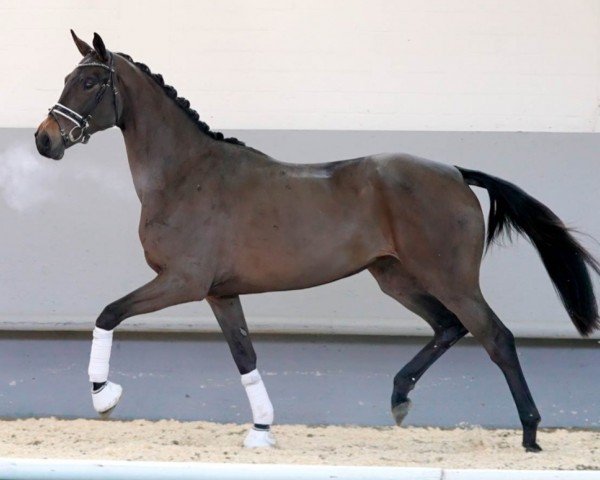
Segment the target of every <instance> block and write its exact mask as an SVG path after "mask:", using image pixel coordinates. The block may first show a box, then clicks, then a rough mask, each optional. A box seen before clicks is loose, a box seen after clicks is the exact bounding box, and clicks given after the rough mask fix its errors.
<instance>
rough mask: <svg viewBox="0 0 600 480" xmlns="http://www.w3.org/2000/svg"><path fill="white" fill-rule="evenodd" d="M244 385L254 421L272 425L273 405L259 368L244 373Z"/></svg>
mask: <svg viewBox="0 0 600 480" xmlns="http://www.w3.org/2000/svg"><path fill="white" fill-rule="evenodd" d="M242 385H243V386H244V388H245V389H246V394H247V395H248V400H250V408H251V409H252V418H253V420H254V423H258V424H260V425H271V424H272V423H273V405H272V404H271V400H269V394H268V393H267V389H266V388H265V384H264V383H263V381H262V378H261V377H260V373H258V370H252V371H251V372H249V373H245V374H244V375H242Z"/></svg>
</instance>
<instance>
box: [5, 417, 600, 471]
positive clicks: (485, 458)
mask: <svg viewBox="0 0 600 480" xmlns="http://www.w3.org/2000/svg"><path fill="white" fill-rule="evenodd" d="M246 430H247V426H243V425H237V424H217V423H209V422H178V421H174V420H161V421H156V422H154V421H146V420H134V421H101V420H59V419H55V418H42V419H19V420H5V421H1V422H0V457H15V458H27V457H29V458H63V459H110V460H149V461H195V462H226V463H230V462H236V463H293V464H308V465H310V464H313V465H314V464H327V465H380V466H403V467H415V466H419V467H439V468H491V469H535V470H539V469H554V470H563V469H565V470H600V431H595V430H594V431H585V430H566V429H555V430H554V429H553V430H541V431H540V434H539V442H540V444H541V445H542V448H543V449H544V451H543V452H541V453H539V454H533V453H525V451H524V450H523V448H522V447H521V445H520V442H521V439H520V437H521V433H520V432H519V431H518V430H491V429H482V428H468V429H463V428H456V429H451V430H446V429H439V428H415V427H409V428H397V427H340V426H305V425H276V426H275V427H274V428H273V431H274V433H275V435H276V437H277V441H278V447H277V448H274V449H271V450H247V449H244V448H243V447H242V446H241V444H242V440H243V438H244V435H245V433H246Z"/></svg>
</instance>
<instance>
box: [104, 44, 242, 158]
mask: <svg viewBox="0 0 600 480" xmlns="http://www.w3.org/2000/svg"><path fill="white" fill-rule="evenodd" d="M115 53H116V54H117V55H120V56H121V57H123V58H125V59H126V60H127V61H129V62H131V63H132V64H134V65H135V66H136V67H138V68H139V69H140V70H141V71H142V72H144V73H145V74H146V75H148V76H149V77H150V78H152V80H154V81H155V82H156V83H157V84H158V85H160V87H161V88H162V89H163V90H164V92H165V93H166V94H167V96H168V97H169V98H170V99H172V100H173V101H174V102H175V103H176V104H177V106H178V107H179V108H181V110H183V111H184V112H185V113H186V114H187V116H188V117H190V118H191V119H192V121H193V122H194V123H195V124H196V126H197V127H198V128H199V129H200V131H201V132H202V133H205V134H206V135H208V136H209V137H211V138H213V139H215V140H220V141H223V142H227V143H232V144H234V145H241V146H243V147H245V146H246V144H245V143H244V142H242V141H240V140H238V139H237V138H234V137H229V138H226V137H225V136H224V135H223V134H222V133H221V132H213V131H212V130H211V129H210V127H209V126H208V125H207V124H206V123H205V122H203V121H202V120H200V115H199V114H198V112H197V111H196V110H194V109H193V108H191V107H190V102H189V100H187V99H185V98H183V97H178V96H177V90H175V88H174V87H172V86H171V85H166V84H165V81H164V80H163V77H162V75H161V74H160V73H152V72H151V71H150V68H148V66H147V65H144V64H143V63H140V62H135V61H134V60H133V59H132V58H131V57H130V56H129V55H127V54H125V53H121V52H115ZM248 148H250V147H248Z"/></svg>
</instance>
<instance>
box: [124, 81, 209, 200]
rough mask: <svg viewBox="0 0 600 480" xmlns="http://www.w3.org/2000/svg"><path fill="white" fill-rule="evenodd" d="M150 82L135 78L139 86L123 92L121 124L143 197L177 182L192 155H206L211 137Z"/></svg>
mask: <svg viewBox="0 0 600 480" xmlns="http://www.w3.org/2000/svg"><path fill="white" fill-rule="evenodd" d="M151 82H152V80H151V79H147V81H144V82H139V81H138V83H142V86H141V87H140V86H139V85H138V86H137V87H136V89H135V90H136V91H135V93H134V92H133V90H132V89H129V90H130V91H129V92H126V93H125V95H126V96H127V98H126V99H124V102H125V104H126V108H125V110H124V112H125V115H124V119H123V125H122V131H123V137H124V139H125V147H126V149H127V158H128V160H129V166H130V169H131V174H132V177H133V183H134V185H135V189H136V192H137V195H138V197H139V198H140V200H142V201H143V199H144V198H148V196H151V195H153V194H154V193H155V192H163V191H164V190H165V189H166V188H167V186H168V185H169V184H173V183H177V180H178V177H180V176H183V175H185V171H184V169H183V168H182V166H183V165H184V164H185V163H186V162H187V161H188V160H189V158H190V157H191V156H193V157H194V159H195V161H197V162H200V161H202V159H203V158H206V157H208V152H209V148H210V143H211V141H212V140H211V139H210V138H208V137H207V136H206V135H204V134H203V133H202V132H200V131H199V129H198V128H197V126H196V125H195V124H194V123H193V122H192V121H191V120H190V119H189V118H188V117H187V115H186V113H185V112H183V111H182V110H181V109H180V108H179V107H178V106H177V105H176V104H175V103H174V102H173V101H172V100H171V99H170V98H168V97H167V96H166V95H165V93H164V92H163V91H162V90H161V89H160V87H158V86H157V85H153V84H152V83H151ZM213 143H214V142H213ZM211 153H212V154H214V152H211Z"/></svg>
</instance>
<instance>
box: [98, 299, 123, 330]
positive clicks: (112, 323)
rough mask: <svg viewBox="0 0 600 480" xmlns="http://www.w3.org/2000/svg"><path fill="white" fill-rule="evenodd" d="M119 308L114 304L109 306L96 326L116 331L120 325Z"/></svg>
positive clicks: (105, 308)
mask: <svg viewBox="0 0 600 480" xmlns="http://www.w3.org/2000/svg"><path fill="white" fill-rule="evenodd" d="M120 317H121V315H120V314H119V311H118V308H117V306H116V305H114V304H110V305H107V306H106V307H104V310H102V313H101V314H100V316H99V317H98V319H97V320H96V326H97V327H98V328H101V329H103V330H114V329H115V327H116V326H117V325H119V323H120Z"/></svg>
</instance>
